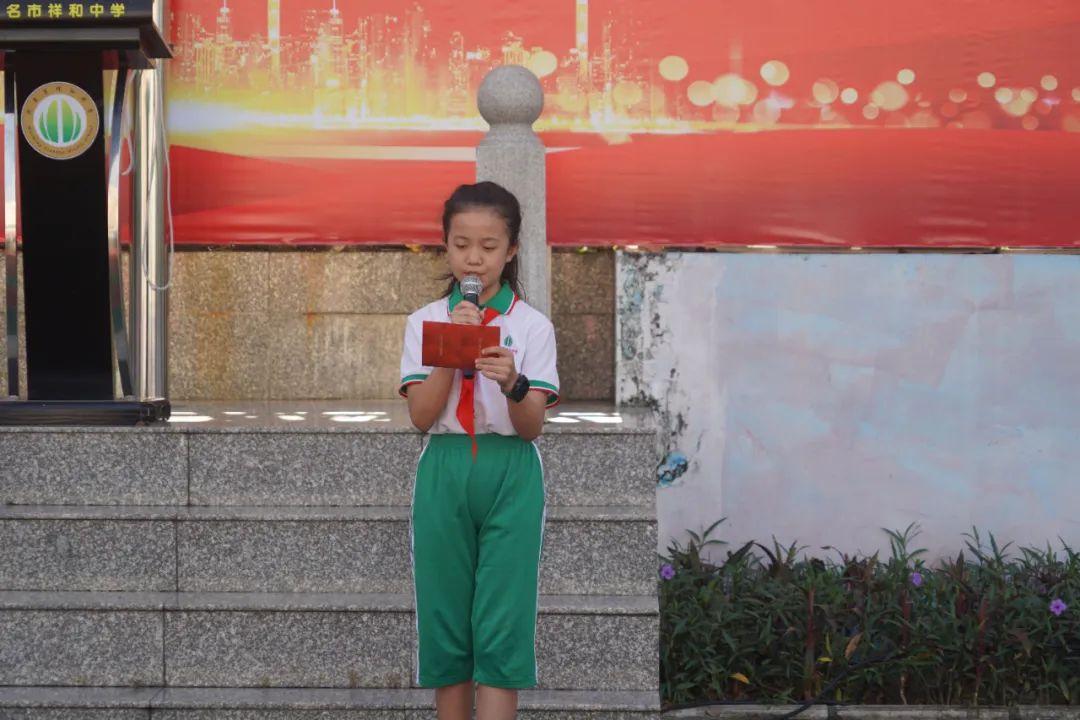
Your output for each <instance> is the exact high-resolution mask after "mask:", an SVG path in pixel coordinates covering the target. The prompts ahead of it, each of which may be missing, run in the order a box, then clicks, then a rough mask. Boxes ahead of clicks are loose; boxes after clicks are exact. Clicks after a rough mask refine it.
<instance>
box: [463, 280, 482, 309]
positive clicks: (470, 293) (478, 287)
mask: <svg viewBox="0 0 1080 720" xmlns="http://www.w3.org/2000/svg"><path fill="white" fill-rule="evenodd" d="M482 292H484V283H483V281H482V280H480V278H478V277H476V276H475V275H466V276H465V277H463V278H461V295H462V297H464V299H466V300H468V301H469V302H471V303H473V304H474V305H479V304H480V293H482Z"/></svg>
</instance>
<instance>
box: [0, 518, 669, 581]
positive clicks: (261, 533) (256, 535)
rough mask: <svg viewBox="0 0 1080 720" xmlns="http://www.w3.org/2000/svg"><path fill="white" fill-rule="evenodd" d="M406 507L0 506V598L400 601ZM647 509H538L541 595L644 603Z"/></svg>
mask: <svg viewBox="0 0 1080 720" xmlns="http://www.w3.org/2000/svg"><path fill="white" fill-rule="evenodd" d="M409 546H410V540H409V508H408V507H360V508H335V507H322V508H317V507H295V508H283V507H168V506H164V507H133V506H127V507H115V506H98V507H94V506H78V505H75V506H55V505H53V506H41V505H25V506H23V505H8V506H0V547H3V548H5V551H4V552H3V553H0V589H4V590H69V591H122V592H145V591H149V592H155V591H180V592H317V593H322V592H363V593H411V592H412V575H411V573H412V571H411V564H410V559H409ZM655 548H656V522H655V518H654V515H653V511H652V510H651V508H639V507H606V508H601V507H553V508H551V509H549V511H548V516H547V523H546V531H545V543H544V558H543V562H542V563H541V592H543V593H545V594H555V595H572V594H590V593H595V594H603V595H648V594H652V593H655V592H656V562H655V559H654V558H655Z"/></svg>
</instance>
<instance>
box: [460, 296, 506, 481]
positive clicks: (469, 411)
mask: <svg viewBox="0 0 1080 720" xmlns="http://www.w3.org/2000/svg"><path fill="white" fill-rule="evenodd" d="M497 317H499V311H498V310H496V309H494V308H484V317H483V320H481V321H480V323H481V324H482V325H487V324H488V323H490V322H491V321H492V320H494V319H495V318H497ZM475 391H476V376H475V374H474V375H473V377H464V375H463V376H462V378H461V394H460V395H459V396H458V404H457V419H458V422H460V423H461V427H463V428H464V429H465V432H466V434H468V436H469V437H470V438H471V439H472V456H473V461H474V462H475V461H476V392H475Z"/></svg>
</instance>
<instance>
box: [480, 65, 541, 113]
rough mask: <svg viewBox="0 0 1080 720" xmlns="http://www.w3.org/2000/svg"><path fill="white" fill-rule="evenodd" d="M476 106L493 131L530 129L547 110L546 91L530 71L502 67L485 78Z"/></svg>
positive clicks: (515, 67) (516, 66)
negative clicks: (501, 127) (518, 127)
mask: <svg viewBox="0 0 1080 720" xmlns="http://www.w3.org/2000/svg"><path fill="white" fill-rule="evenodd" d="M476 104H477V107H479V109H480V114H481V115H482V116H483V118H484V120H486V121H487V123H488V125H491V126H492V127H495V126H496V125H527V126H530V127H531V126H532V124H533V123H534V122H536V121H537V119H538V118H539V117H540V113H541V112H543V110H544V91H543V89H542V88H541V87H540V81H539V80H538V79H537V77H536V76H535V75H533V74H532V71H530V70H529V69H527V68H524V67H522V66H521V65H502V66H500V67H497V68H495V69H494V70H492V71H491V72H489V73H488V74H487V75H486V76H485V77H484V81H483V82H482V83H480V91H479V92H478V93H477V102H476Z"/></svg>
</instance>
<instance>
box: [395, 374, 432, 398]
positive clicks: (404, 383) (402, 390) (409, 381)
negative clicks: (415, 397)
mask: <svg viewBox="0 0 1080 720" xmlns="http://www.w3.org/2000/svg"><path fill="white" fill-rule="evenodd" d="M427 377H428V376H427V375H424V374H423V373H419V374H416V375H406V376H405V377H403V378H401V384H400V385H399V386H398V395H400V396H401V397H405V395H406V388H408V387H409V386H410V385H415V384H417V383H422V382H424V381H425V380H427Z"/></svg>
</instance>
